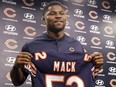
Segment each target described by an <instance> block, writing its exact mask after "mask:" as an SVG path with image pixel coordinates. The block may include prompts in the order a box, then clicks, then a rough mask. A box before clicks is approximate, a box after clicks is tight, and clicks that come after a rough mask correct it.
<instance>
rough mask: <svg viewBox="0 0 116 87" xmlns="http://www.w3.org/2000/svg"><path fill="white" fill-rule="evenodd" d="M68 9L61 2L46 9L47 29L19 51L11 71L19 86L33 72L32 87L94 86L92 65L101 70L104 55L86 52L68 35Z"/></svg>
mask: <svg viewBox="0 0 116 87" xmlns="http://www.w3.org/2000/svg"><path fill="white" fill-rule="evenodd" d="M66 12H67V8H66V7H65V6H64V5H62V4H61V3H60V2H57V1H53V2H51V3H49V4H48V6H46V7H45V8H44V10H43V20H44V22H45V24H46V28H47V32H46V33H44V34H43V35H41V36H38V37H36V38H35V39H34V40H33V41H31V42H29V43H26V44H25V45H24V46H23V48H22V52H20V53H19V54H18V56H17V58H16V61H15V64H14V66H13V68H12V70H11V72H10V76H11V79H12V82H13V84H14V85H15V86H20V85H22V84H23V83H24V82H25V80H26V78H27V76H28V75H29V74H30V75H31V78H32V87H69V86H70V87H93V84H92V77H91V76H92V72H91V68H92V67H93V65H94V67H95V70H97V69H100V68H101V67H102V65H103V56H102V54H101V53H98V52H95V53H93V54H86V53H84V51H83V48H82V46H81V44H80V43H79V42H78V41H77V40H75V39H73V38H71V37H69V36H67V35H65V33H64V28H65V25H66ZM94 76H96V75H95V73H94ZM94 76H93V77H94Z"/></svg>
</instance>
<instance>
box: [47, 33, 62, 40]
mask: <svg viewBox="0 0 116 87" xmlns="http://www.w3.org/2000/svg"><path fill="white" fill-rule="evenodd" d="M47 35H48V36H49V37H51V38H54V39H60V38H62V37H63V36H64V31H61V32H58V33H53V32H50V31H47Z"/></svg>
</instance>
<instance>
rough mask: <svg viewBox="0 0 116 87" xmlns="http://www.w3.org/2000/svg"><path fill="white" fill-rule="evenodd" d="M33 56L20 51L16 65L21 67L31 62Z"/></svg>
mask: <svg viewBox="0 0 116 87" xmlns="http://www.w3.org/2000/svg"><path fill="white" fill-rule="evenodd" d="M32 57H33V56H32V55H31V54H30V53H28V52H20V53H19V54H18V55H17V57H16V60H15V63H14V67H15V68H20V67H21V66H24V65H27V64H29V63H30V62H31V58H32Z"/></svg>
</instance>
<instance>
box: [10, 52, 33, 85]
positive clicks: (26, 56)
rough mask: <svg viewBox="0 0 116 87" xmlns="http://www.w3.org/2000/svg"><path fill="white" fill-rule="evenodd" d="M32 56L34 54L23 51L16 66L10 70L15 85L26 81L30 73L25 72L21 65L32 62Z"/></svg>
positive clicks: (17, 59)
mask: <svg viewBox="0 0 116 87" xmlns="http://www.w3.org/2000/svg"><path fill="white" fill-rule="evenodd" d="M31 58H32V55H31V54H30V53H28V52H21V53H19V54H18V56H17V58H16V61H15V63H14V66H13V68H12V70H11V71H10V77H11V80H12V83H13V84H14V85H15V86H20V85H22V84H23V83H24V82H25V80H26V78H27V76H28V74H27V73H25V72H23V71H22V69H21V67H23V66H24V65H26V64H28V63H30V62H31Z"/></svg>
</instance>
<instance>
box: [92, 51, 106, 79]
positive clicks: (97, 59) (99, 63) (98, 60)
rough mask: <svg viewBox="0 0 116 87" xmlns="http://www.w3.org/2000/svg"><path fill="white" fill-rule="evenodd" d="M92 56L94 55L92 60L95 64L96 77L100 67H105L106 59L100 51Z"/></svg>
mask: <svg viewBox="0 0 116 87" xmlns="http://www.w3.org/2000/svg"><path fill="white" fill-rule="evenodd" d="M91 56H92V62H93V64H94V71H93V77H96V76H97V75H98V73H99V71H100V69H101V68H102V67H103V64H104V59H103V55H102V53H100V52H94V53H93V54H92V55H91Z"/></svg>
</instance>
